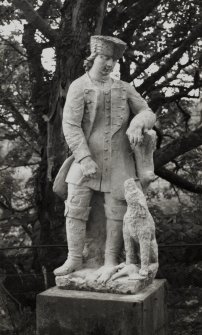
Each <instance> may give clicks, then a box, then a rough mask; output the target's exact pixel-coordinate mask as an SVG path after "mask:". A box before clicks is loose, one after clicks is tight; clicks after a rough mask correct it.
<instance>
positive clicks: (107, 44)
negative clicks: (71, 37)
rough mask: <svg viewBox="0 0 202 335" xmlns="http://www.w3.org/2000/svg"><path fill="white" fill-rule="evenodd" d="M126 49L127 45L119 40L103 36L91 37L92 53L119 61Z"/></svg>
mask: <svg viewBox="0 0 202 335" xmlns="http://www.w3.org/2000/svg"><path fill="white" fill-rule="evenodd" d="M125 49H126V43H125V42H123V41H122V40H120V39H119V38H116V37H111V36H103V35H94V36H91V40H90V50H91V53H99V54H103V55H106V56H112V57H113V58H114V59H119V58H121V57H122V56H123V53H124V51H125Z"/></svg>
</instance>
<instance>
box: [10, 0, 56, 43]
mask: <svg viewBox="0 0 202 335" xmlns="http://www.w3.org/2000/svg"><path fill="white" fill-rule="evenodd" d="M13 3H14V5H15V6H16V7H17V8H19V9H20V10H22V11H23V13H24V15H25V18H26V20H27V21H28V22H29V23H30V24H31V25H32V26H33V27H35V29H38V30H40V31H41V32H42V34H43V35H44V36H45V37H46V38H48V39H49V40H50V41H52V42H54V43H55V42H56V41H57V33H56V32H55V31H54V30H53V29H52V28H51V27H50V26H49V25H48V24H47V23H46V21H45V20H43V19H42V17H41V16H40V15H39V14H38V13H37V12H36V11H35V10H34V8H33V7H32V5H31V4H30V3H29V2H28V1H27V0H13Z"/></svg>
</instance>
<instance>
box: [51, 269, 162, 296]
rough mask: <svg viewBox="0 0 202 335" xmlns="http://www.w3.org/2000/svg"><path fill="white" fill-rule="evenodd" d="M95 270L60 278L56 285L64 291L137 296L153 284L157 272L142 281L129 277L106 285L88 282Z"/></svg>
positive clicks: (57, 279)
mask: <svg viewBox="0 0 202 335" xmlns="http://www.w3.org/2000/svg"><path fill="white" fill-rule="evenodd" d="M94 271H95V269H82V270H79V271H76V272H73V273H71V274H70V275H66V276H58V277H56V279H55V282H56V285H57V287H58V288H60V289H64V290H79V291H91V292H103V293H117V294H136V293H137V292H140V291H141V290H142V289H144V288H145V287H147V286H148V285H149V284H151V283H152V282H153V279H154V277H155V275H156V272H150V274H149V277H148V278H144V279H141V280H134V279H130V278H129V277H128V276H126V277H122V278H119V279H116V280H113V281H112V280H109V281H107V282H106V283H105V284H102V283H99V281H95V280H93V281H92V280H90V279H88V280H86V277H87V278H89V277H90V275H91V274H92V273H93V272H94Z"/></svg>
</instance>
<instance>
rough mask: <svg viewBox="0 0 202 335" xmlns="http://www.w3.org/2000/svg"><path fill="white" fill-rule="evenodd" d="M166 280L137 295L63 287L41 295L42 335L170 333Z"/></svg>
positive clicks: (40, 321)
mask: <svg viewBox="0 0 202 335" xmlns="http://www.w3.org/2000/svg"><path fill="white" fill-rule="evenodd" d="M166 324H167V312H166V292H165V280H154V282H153V284H151V285H149V286H148V287H147V288H145V289H144V290H142V291H141V292H139V293H137V294H135V295H125V294H124V295H123V294H122V295H120V294H111V293H97V292H85V291H71V290H61V289H58V288H57V287H53V288H51V289H49V290H47V291H45V292H43V293H41V294H39V295H38V296H37V331H38V333H37V334H38V335H166V334H167V332H166Z"/></svg>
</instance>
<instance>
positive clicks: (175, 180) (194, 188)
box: [155, 168, 202, 194]
mask: <svg viewBox="0 0 202 335" xmlns="http://www.w3.org/2000/svg"><path fill="white" fill-rule="evenodd" d="M155 174H157V175H158V176H159V177H161V178H163V179H165V180H167V181H169V182H170V183H171V184H174V185H176V186H177V187H179V188H182V189H184V190H186V191H189V192H192V193H197V194H202V186H201V185H196V184H193V183H190V182H189V181H187V180H186V179H185V178H183V177H181V176H179V175H177V174H176V173H174V172H172V171H169V170H168V169H165V168H160V169H155Z"/></svg>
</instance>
